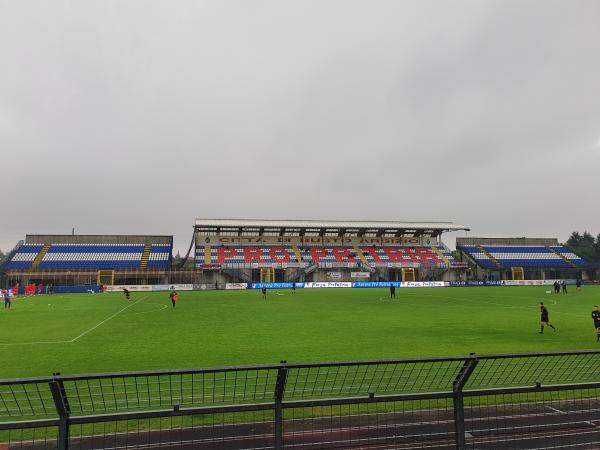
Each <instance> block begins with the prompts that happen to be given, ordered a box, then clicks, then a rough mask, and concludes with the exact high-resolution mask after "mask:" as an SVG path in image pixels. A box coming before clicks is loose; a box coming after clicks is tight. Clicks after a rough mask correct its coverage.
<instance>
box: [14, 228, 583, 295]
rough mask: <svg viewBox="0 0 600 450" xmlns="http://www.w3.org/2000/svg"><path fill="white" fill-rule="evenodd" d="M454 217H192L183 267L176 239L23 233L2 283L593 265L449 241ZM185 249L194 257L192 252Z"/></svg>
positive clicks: (479, 242) (496, 242)
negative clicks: (420, 219) (453, 248)
mask: <svg viewBox="0 0 600 450" xmlns="http://www.w3.org/2000/svg"><path fill="white" fill-rule="evenodd" d="M468 230H469V228H468V227H466V226H464V225H459V224H455V223H452V222H400V221H317V220H249V219H196V221H195V224H194V236H193V241H192V244H191V245H190V250H189V251H188V255H187V256H186V258H185V260H186V261H187V260H188V257H190V256H191V263H192V264H188V265H186V268H179V267H178V268H176V267H173V257H172V252H173V237H172V236H144V235H27V236H26V238H25V240H24V241H21V242H19V243H18V244H17V245H16V247H15V248H14V249H13V251H12V252H10V254H9V255H8V258H7V260H6V262H5V264H4V267H3V268H2V270H3V271H4V273H5V282H4V284H5V285H9V286H12V285H13V284H14V283H16V282H19V283H22V284H27V283H30V282H31V283H44V284H53V285H67V286H68V285H117V284H118V285H124V284H129V285H133V284H136V285H163V284H171V283H189V284H190V285H203V286H204V287H207V286H211V287H215V288H219V287H220V286H223V285H225V284H227V283H274V282H277V283H279V282H287V283H294V282H336V281H339V282H349V281H373V282H384V281H390V282H392V281H405V282H410V281H445V282H456V281H468V280H527V279H538V280H545V279H557V278H570V279H575V278H584V279H586V278H589V275H591V274H592V269H593V267H592V265H591V264H590V263H589V262H588V261H585V260H584V259H582V258H580V257H579V256H577V255H576V254H575V253H573V251H572V250H571V249H569V248H567V247H566V246H564V245H561V244H560V243H559V242H558V240H557V239H542V238H476V237H459V238H457V239H456V243H457V251H456V252H451V251H450V249H449V248H448V247H447V246H446V245H445V244H444V242H443V241H442V237H443V236H444V235H445V233H451V232H456V231H468ZM190 254H191V255H190Z"/></svg>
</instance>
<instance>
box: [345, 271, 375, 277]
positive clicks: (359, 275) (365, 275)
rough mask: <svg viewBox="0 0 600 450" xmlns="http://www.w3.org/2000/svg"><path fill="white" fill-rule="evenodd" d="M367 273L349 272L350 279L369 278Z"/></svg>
mask: <svg viewBox="0 0 600 450" xmlns="http://www.w3.org/2000/svg"><path fill="white" fill-rule="evenodd" d="M370 276H371V274H370V273H369V272H350V278H369V277H370Z"/></svg>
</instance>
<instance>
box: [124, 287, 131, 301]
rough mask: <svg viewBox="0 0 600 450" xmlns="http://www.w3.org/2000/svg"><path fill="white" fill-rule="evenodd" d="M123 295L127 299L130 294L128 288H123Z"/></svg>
mask: <svg viewBox="0 0 600 450" xmlns="http://www.w3.org/2000/svg"><path fill="white" fill-rule="evenodd" d="M123 295H124V296H125V298H126V299H127V300H129V298H130V295H129V290H128V289H125V288H123Z"/></svg>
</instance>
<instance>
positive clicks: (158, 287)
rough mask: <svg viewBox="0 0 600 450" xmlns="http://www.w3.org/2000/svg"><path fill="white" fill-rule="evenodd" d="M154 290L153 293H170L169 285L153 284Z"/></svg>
mask: <svg viewBox="0 0 600 450" xmlns="http://www.w3.org/2000/svg"><path fill="white" fill-rule="evenodd" d="M152 290H153V291H168V290H169V285H168V284H153V285H152Z"/></svg>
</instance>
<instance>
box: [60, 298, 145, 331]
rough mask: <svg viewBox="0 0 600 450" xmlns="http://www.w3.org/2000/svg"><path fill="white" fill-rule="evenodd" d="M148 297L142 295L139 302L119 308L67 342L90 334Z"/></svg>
mask: <svg viewBox="0 0 600 450" xmlns="http://www.w3.org/2000/svg"><path fill="white" fill-rule="evenodd" d="M146 297H147V296H146ZM146 297H142V298H140V299H139V300H138V301H137V302H134V303H132V304H130V305H127V306H126V307H125V308H122V309H120V310H118V311H117V312H116V313H114V314H113V315H112V316H110V317H108V318H106V319H104V320H103V321H102V322H100V323H99V324H97V325H94V326H93V327H92V328H90V329H89V330H87V331H84V332H83V333H81V334H80V335H79V336H77V337H74V338H73V339H71V340H70V341H67V342H75V341H76V340H77V339H79V338H82V337H83V336H85V335H86V334H88V333H90V332H92V331H94V330H95V329H96V328H98V327H99V326H100V325H103V324H105V323H106V322H108V321H109V320H110V319H112V318H114V317H117V316H118V315H119V314H121V313H122V312H123V311H125V310H126V309H128V308H131V307H132V306H135V305H137V304H138V303H139V302H141V301H142V300H144V299H145V298H146Z"/></svg>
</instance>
